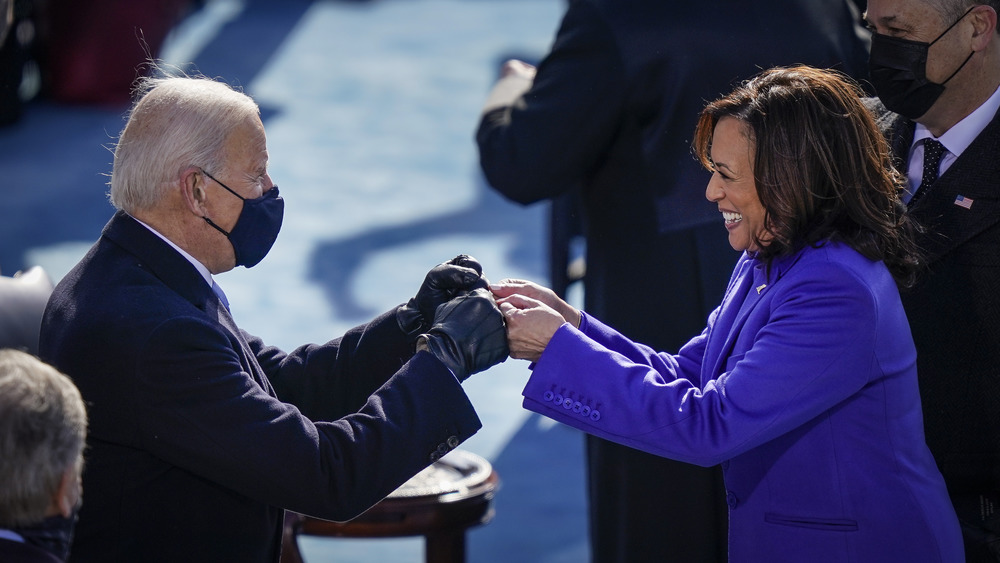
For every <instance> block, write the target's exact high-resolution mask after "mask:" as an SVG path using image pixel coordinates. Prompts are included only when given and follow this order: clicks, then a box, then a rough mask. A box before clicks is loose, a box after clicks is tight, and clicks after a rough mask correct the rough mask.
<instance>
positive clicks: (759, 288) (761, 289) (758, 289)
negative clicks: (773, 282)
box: [757, 283, 767, 295]
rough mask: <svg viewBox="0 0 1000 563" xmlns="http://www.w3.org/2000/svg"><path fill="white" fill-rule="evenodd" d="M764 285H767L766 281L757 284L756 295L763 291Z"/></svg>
mask: <svg viewBox="0 0 1000 563" xmlns="http://www.w3.org/2000/svg"><path fill="white" fill-rule="evenodd" d="M765 287H767V284H766V283H762V284H760V285H758V286H757V295H760V292H762V291H764V288H765Z"/></svg>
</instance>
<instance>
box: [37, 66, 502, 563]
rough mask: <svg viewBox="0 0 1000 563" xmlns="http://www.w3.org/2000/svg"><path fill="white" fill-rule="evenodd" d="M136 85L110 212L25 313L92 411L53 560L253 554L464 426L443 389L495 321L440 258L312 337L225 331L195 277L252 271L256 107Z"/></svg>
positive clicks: (261, 197)
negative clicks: (271, 341)
mask: <svg viewBox="0 0 1000 563" xmlns="http://www.w3.org/2000/svg"><path fill="white" fill-rule="evenodd" d="M143 91H144V92H145V93H144V94H142V96H141V97H140V99H139V100H138V102H137V103H136V105H135V106H134V107H133V109H132V112H131V115H130V117H129V120H128V123H127V124H126V125H125V129H124V130H123V132H122V134H121V137H120V138H119V141H118V146H117V148H116V151H115V160H114V168H113V170H112V177H111V201H112V203H113V204H114V205H115V207H117V208H118V212H117V213H116V214H115V216H114V217H113V218H112V219H111V221H110V222H109V223H108V224H107V226H106V227H105V229H104V232H103V233H102V235H101V238H100V240H99V241H98V242H97V243H96V244H95V245H94V247H93V248H92V249H91V250H90V252H89V253H88V254H87V255H86V256H85V257H84V258H83V260H82V261H81V262H80V263H79V264H78V265H77V266H76V267H75V268H74V269H73V270H72V271H71V272H70V273H69V274H67V275H66V277H65V278H64V279H63V280H62V281H61V282H60V283H59V284H58V285H57V286H56V288H55V290H54V292H53V295H52V297H51V299H50V300H49V304H48V307H47V309H46V313H45V316H44V319H43V321H42V329H41V339H40V352H41V355H42V357H43V358H45V359H47V360H48V361H51V362H52V363H53V365H55V366H56V367H58V368H60V369H61V370H63V371H64V372H65V373H67V374H68V375H70V376H71V377H72V378H73V379H74V381H75V382H76V384H77V386H79V388H80V390H81V392H82V394H83V397H84V398H85V399H86V400H87V401H88V404H90V405H91V417H92V422H91V434H90V439H89V453H88V457H87V470H86V472H85V473H84V476H83V481H84V486H85V487H86V489H87V491H88V503H87V505H86V506H85V507H84V508H83V510H82V511H81V513H80V522H79V525H78V527H77V537H76V540H75V542H74V546H73V554H72V556H73V561H74V563H78V562H87V561H101V562H114V561H121V562H128V563H131V562H136V561H143V562H155V561H165V562H177V561H184V562H186V563H190V562H196V561H206V562H216V561H241V562H250V561H260V562H265V561H267V562H272V563H273V562H276V561H278V558H279V553H280V543H281V533H282V521H283V516H284V509H290V510H293V511H295V512H299V513H303V514H308V515H312V516H316V517H319V518H324V519H329V520H347V519H350V518H352V517H354V516H356V515H358V514H360V513H361V512H362V511H364V510H366V509H367V508H368V507H370V506H371V505H373V504H375V503H376V502H377V501H379V500H380V499H382V498H383V497H385V496H386V495H387V494H389V493H390V492H392V491H393V490H394V489H395V488H396V487H398V486H399V485H401V484H402V483H403V482H405V481H406V480H407V479H408V478H410V477H411V476H413V475H414V474H416V473H417V472H418V471H420V470H421V469H422V468H424V467H425V466H427V465H429V464H430V463H432V462H433V461H435V460H437V459H438V458H439V457H441V456H442V455H444V454H445V453H447V452H448V451H450V450H452V449H454V448H455V447H457V446H458V445H459V444H460V443H461V442H462V441H464V440H465V439H467V438H468V437H469V436H471V435H472V434H473V433H475V432H476V431H477V430H478V429H479V428H480V426H481V424H480V421H479V419H478V417H477V416H476V413H475V411H474V410H473V407H472V404H471V403H470V401H469V399H468V397H467V396H466V395H465V393H464V392H463V390H462V386H461V382H462V381H464V380H465V379H466V378H467V377H468V376H469V375H471V374H472V373H476V372H478V371H482V370H484V369H486V368H488V367H490V366H491V365H493V364H495V363H498V362H500V361H502V360H503V359H504V358H505V357H506V354H507V344H506V334H505V330H504V326H503V320H502V317H501V315H500V313H499V310H498V309H497V308H496V305H495V303H494V302H493V299H492V296H491V295H490V294H489V292H488V291H487V290H486V289H485V284H486V281H485V279H483V278H482V269H481V267H480V265H479V264H478V262H476V261H475V260H474V259H472V258H470V257H467V256H459V257H457V258H455V259H453V260H451V261H449V262H447V263H444V264H440V265H438V266H437V267H435V268H433V269H432V270H431V271H430V272H429V273H428V274H427V276H426V278H425V280H424V283H423V285H422V286H421V287H420V289H419V290H418V291H417V293H416V296H415V297H414V298H413V299H411V300H410V301H409V302H407V303H406V304H404V305H401V306H399V307H397V308H394V309H393V310H392V311H389V312H387V313H385V314H383V315H381V316H380V317H378V318H376V319H375V320H373V321H371V322H370V323H368V324H365V325H363V326H359V327H357V328H354V329H352V330H350V331H348V332H347V333H346V334H345V335H344V336H343V337H341V338H337V339H335V340H332V341H330V342H327V343H326V344H322V345H315V344H309V345H304V346H302V347H300V348H298V349H296V350H294V351H293V352H291V353H285V352H283V351H281V350H278V349H276V348H274V347H269V346H267V345H265V344H264V342H262V341H261V340H260V339H259V338H257V337H255V336H252V335H250V334H248V333H247V332H245V331H243V330H240V329H239V328H238V327H237V326H236V324H235V322H234V321H233V318H232V317H231V316H230V314H229V311H228V301H227V300H226V298H225V295H224V293H222V292H221V290H220V289H219V288H218V285H217V284H216V283H215V282H214V280H213V277H212V276H213V275H214V274H218V273H220V272H225V271H227V270H231V269H232V268H234V267H236V266H239V265H242V266H246V267H251V266H253V265H255V264H257V263H258V262H260V261H261V260H262V259H263V258H264V256H265V255H266V254H267V252H268V251H269V250H270V248H271V245H272V244H273V243H274V241H275V238H276V237H277V235H278V231H279V229H280V226H281V222H282V218H283V210H284V202H283V200H282V198H281V197H280V196H279V195H278V188H277V187H276V186H275V185H274V184H273V182H272V181H271V178H270V176H269V175H268V172H267V164H268V153H267V144H266V137H265V134H264V127H263V125H262V123H261V120H260V117H259V115H258V108H257V105H256V104H255V103H254V101H253V100H252V99H251V98H250V97H248V96H246V95H244V94H242V93H240V92H236V91H235V90H233V89H232V88H230V87H229V86H227V85H225V84H223V83H221V82H218V81H214V80H209V79H203V78H188V77H172V78H160V79H151V80H150V81H148V83H147V84H145V87H144V89H143ZM274 291H280V289H279V288H275V289H274ZM415 350H419V351H416V352H415Z"/></svg>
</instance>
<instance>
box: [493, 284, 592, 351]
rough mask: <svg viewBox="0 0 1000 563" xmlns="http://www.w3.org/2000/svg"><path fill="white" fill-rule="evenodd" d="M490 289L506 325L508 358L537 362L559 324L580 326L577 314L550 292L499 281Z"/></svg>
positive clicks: (578, 314) (530, 285)
mask: <svg viewBox="0 0 1000 563" xmlns="http://www.w3.org/2000/svg"><path fill="white" fill-rule="evenodd" d="M490 289H491V290H492V291H493V294H494V295H495V296H496V297H497V298H498V299H497V305H498V306H499V307H500V312H501V313H503V316H504V320H505V321H506V323H507V345H508V347H509V348H510V357H512V358H515V359H519V360H530V361H533V362H534V361H537V360H538V358H540V357H541V355H542V352H544V351H545V347H546V346H548V344H549V341H550V340H551V339H552V335H553V334H555V332H556V331H557V330H559V327H561V326H562V325H563V323H566V322H570V323H572V324H573V325H574V326H576V327H579V325H580V312H579V311H577V310H576V309H574V308H573V307H571V306H570V305H569V304H568V303H566V302H565V301H563V300H562V299H560V298H559V297H558V296H557V295H556V294H555V293H554V292H553V291H552V290H550V289H547V288H544V287H542V286H540V285H538V284H534V283H531V282H527V281H522V280H509V279H507V280H501V281H500V282H499V283H497V284H494V285H491V286H490Z"/></svg>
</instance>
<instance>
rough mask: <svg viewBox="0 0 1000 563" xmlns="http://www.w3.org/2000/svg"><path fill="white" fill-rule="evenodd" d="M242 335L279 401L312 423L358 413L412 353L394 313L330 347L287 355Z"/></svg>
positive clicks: (312, 347)
mask: <svg viewBox="0 0 1000 563" xmlns="http://www.w3.org/2000/svg"><path fill="white" fill-rule="evenodd" d="M243 336H244V338H245V339H246V341H247V343H248V344H249V346H250V348H251V349H252V350H253V351H254V354H255V355H256V357H257V362H258V363H259V364H260V366H261V368H262V369H263V370H264V372H265V373H266V374H267V377H268V379H269V380H270V382H271V385H273V386H274V390H275V392H276V393H277V395H278V398H280V399H281V400H282V401H285V402H288V403H292V404H293V405H295V406H296V407H298V408H299V410H301V411H302V412H303V413H304V414H305V415H306V416H308V417H309V418H310V419H312V420H336V419H338V418H340V417H342V416H345V415H347V414H349V413H352V412H354V411H357V410H358V409H360V408H361V406H362V405H364V404H365V402H366V401H367V400H368V397H369V396H370V395H371V394H372V393H374V392H375V390H376V389H378V388H379V387H381V386H382V385H383V384H385V382H386V381H387V380H388V379H389V378H390V377H391V376H392V375H393V374H394V373H396V372H397V371H399V369H400V368H401V367H403V364H405V363H406V362H407V361H408V360H409V359H410V358H411V357H412V356H413V352H414V349H413V339H412V338H411V337H408V336H406V335H405V334H404V333H403V332H402V331H400V330H399V327H398V324H397V323H396V318H395V310H393V311H389V312H387V313H385V314H383V315H381V316H379V317H377V318H376V319H374V320H372V321H371V322H369V323H367V324H364V325H361V326H358V327H355V328H352V329H350V330H348V331H347V332H346V333H345V334H344V335H343V336H342V337H340V338H337V339H334V340H331V341H330V342H327V343H326V344H322V345H320V344H307V345H304V346H300V347H299V348H296V349H295V350H294V351H292V352H290V353H288V354H286V353H285V352H284V351H282V350H280V349H278V348H275V347H273V346H267V345H265V344H264V342H263V341H262V340H261V339H260V338H257V337H255V336H252V335H250V334H248V333H246V332H243Z"/></svg>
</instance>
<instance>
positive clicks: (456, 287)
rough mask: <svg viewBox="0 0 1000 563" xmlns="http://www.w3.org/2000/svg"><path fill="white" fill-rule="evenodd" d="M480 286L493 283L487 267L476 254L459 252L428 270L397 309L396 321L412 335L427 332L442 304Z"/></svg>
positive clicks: (483, 286)
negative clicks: (419, 283)
mask: <svg viewBox="0 0 1000 563" xmlns="http://www.w3.org/2000/svg"><path fill="white" fill-rule="evenodd" d="M477 287H481V288H486V287H489V282H488V281H486V279H485V278H483V267H482V266H481V265H480V264H479V261H477V260H476V259H475V258H473V257H472V256H467V255H465V254H459V255H458V256H456V257H454V258H452V259H451V260H448V261H447V262H445V263H443V264H438V265H437V266H434V267H433V268H431V271H429V272H427V275H426V276H425V277H424V283H423V284H421V285H420V289H418V290H417V294H416V295H415V296H414V297H413V299H410V300H409V301H408V302H407V303H406V304H405V305H402V306H400V307H399V308H398V309H396V322H398V323H399V328H400V329H401V330H402V331H403V332H405V333H406V334H409V335H411V336H414V335H417V334H420V333H422V332H427V329H429V328H430V326H431V323H432V322H433V321H434V312H435V311H436V310H437V308H438V307H439V306H441V305H442V304H444V303H446V302H448V301H450V300H451V299H452V298H454V297H455V296H456V295H459V294H461V293H464V292H466V291H470V290H472V289H475V288H477Z"/></svg>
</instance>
